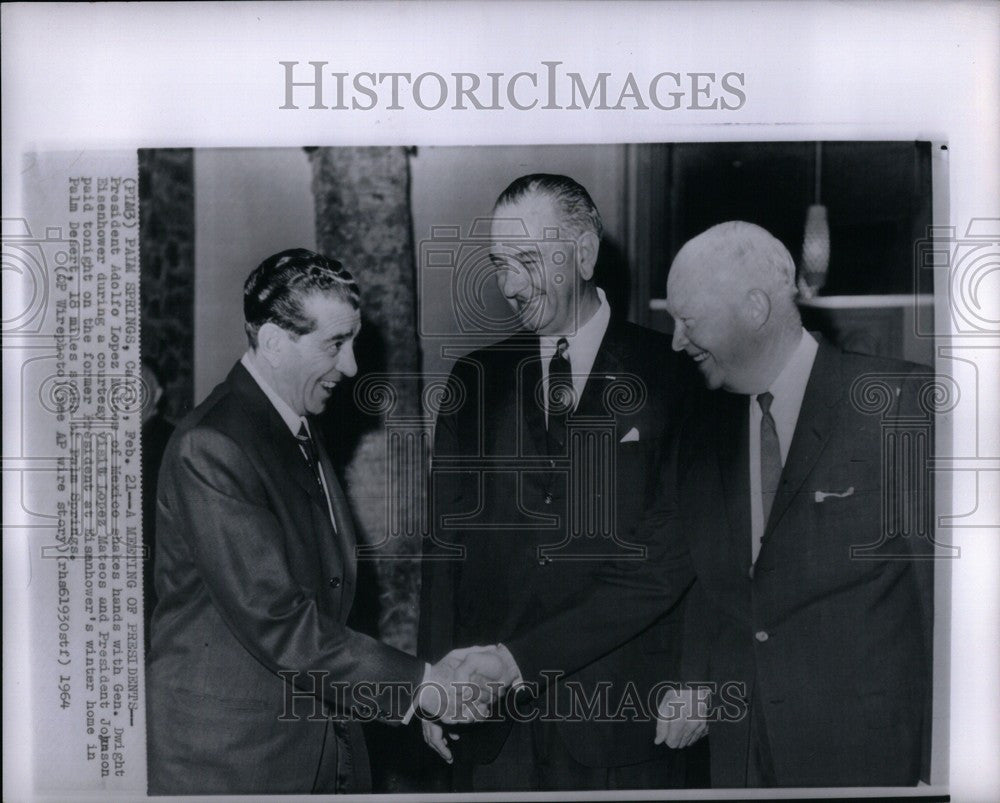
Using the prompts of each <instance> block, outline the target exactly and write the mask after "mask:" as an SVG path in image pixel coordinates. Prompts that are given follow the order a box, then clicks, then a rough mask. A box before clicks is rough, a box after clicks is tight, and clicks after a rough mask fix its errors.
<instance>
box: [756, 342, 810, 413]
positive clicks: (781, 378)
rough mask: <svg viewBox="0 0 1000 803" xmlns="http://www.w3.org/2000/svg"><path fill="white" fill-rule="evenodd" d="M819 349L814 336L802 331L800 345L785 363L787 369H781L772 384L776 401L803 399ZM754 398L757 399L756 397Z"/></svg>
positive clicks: (771, 389) (772, 393) (771, 390)
mask: <svg viewBox="0 0 1000 803" xmlns="http://www.w3.org/2000/svg"><path fill="white" fill-rule="evenodd" d="M817 349H819V344H818V343H817V342H816V341H815V340H814V339H813V337H812V335H810V334H809V333H808V332H807V331H806V330H805V329H802V331H801V334H800V335H799V344H798V345H797V346H796V347H795V351H793V352H792V356H791V357H789V359H788V362H786V363H785V367H784V368H782V369H781V373H780V374H778V378H777V379H775V380H774V382H772V383H771V387H770V388H769V390H770V392H771V395H772V396H773V397H774V398H775V399H792V398H796V397H799V398H801V396H802V394H803V393H804V392H805V388H806V385H807V384H808V382H809V374H810V373H812V366H813V360H815V358H816V351H817ZM758 395H759V394H758ZM754 398H755V399H756V398H757V397H756V396H754Z"/></svg>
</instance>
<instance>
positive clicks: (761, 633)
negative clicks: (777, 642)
mask: <svg viewBox="0 0 1000 803" xmlns="http://www.w3.org/2000/svg"><path fill="white" fill-rule="evenodd" d="M753 637H754V638H755V639H757V641H759V642H761V643H762V644H763V643H764V642H765V641H767V640H768V639H769V638H770V636H769V635H767V631H766V630H758V631H757V632H756V633H754V634H753Z"/></svg>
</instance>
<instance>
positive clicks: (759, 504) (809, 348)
mask: <svg viewBox="0 0 1000 803" xmlns="http://www.w3.org/2000/svg"><path fill="white" fill-rule="evenodd" d="M818 349H819V344H818V343H817V342H816V341H815V340H814V339H813V337H812V335H810V334H809V333H808V332H807V331H806V330H805V329H803V330H802V335H801V337H800V339H799V344H798V346H797V347H796V348H795V351H794V352H792V356H791V357H790V358H789V360H788V362H787V363H785V367H784V368H782V369H781V373H780V374H778V378H777V379H775V380H774V382H773V383H772V384H771V387H769V388H768V390H769V391H770V393H771V395H772V396H773V397H774V399H773V400H772V402H771V417H772V418H773V419H774V428H775V429H776V430H777V432H778V446H779V447H780V449H781V465H782V466H784V465H785V460H786V459H787V458H788V449H789V447H790V446H791V445H792V437H793V436H794V435H795V425H796V423H797V422H798V420H799V411H800V410H801V409H802V398H803V397H804V396H805V395H806V385H807V384H809V375H810V374H811V373H812V367H813V361H814V360H815V359H816V351H817V350H818ZM763 417H764V414H763V413H762V412H761V409H760V403H759V402H758V401H757V396H751V397H750V530H751V534H752V536H753V542H752V543H753V555H752V562H753V563H756V562H757V554H758V553H759V552H760V542H761V539H762V538H763V537H764V528H765V526H766V524H767V522H765V521H764V503H763V501H762V499H761V487H760V422H761V419H762V418H763Z"/></svg>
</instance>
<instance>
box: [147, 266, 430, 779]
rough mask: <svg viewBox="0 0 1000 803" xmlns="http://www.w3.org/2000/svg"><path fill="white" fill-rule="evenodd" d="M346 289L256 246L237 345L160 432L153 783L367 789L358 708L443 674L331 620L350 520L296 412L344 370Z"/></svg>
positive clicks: (342, 608)
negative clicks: (216, 380) (242, 347)
mask: <svg viewBox="0 0 1000 803" xmlns="http://www.w3.org/2000/svg"><path fill="white" fill-rule="evenodd" d="M359 306H360V301H359V291H358V286H357V284H356V283H355V282H354V279H353V278H352V277H351V274H350V273H349V272H348V271H347V270H345V269H344V268H343V267H342V266H341V264H340V263H339V262H337V261H335V260H331V259H327V258H326V257H323V256H321V255H319V254H315V253H313V252H311V251H307V250H305V249H293V250H289V251H283V252H281V253H278V254H275V255H274V256H272V257H269V258H268V259H266V260H264V262H262V263H261V264H260V266H258V267H257V268H256V269H255V270H254V271H253V272H252V273H251V274H250V276H249V277H248V279H247V281H246V284H245V285H244V297H243V309H244V316H245V329H246V333H247V339H248V341H249V348H248V350H247V352H246V353H245V354H244V355H243V357H242V359H241V360H240V361H239V362H237V363H236V365H235V366H234V367H233V369H232V370H231V371H230V373H229V376H228V377H226V379H225V380H224V381H223V382H222V383H221V384H220V385H218V386H217V387H216V388H215V390H213V391H212V393H211V395H210V396H209V397H208V398H207V399H206V400H205V401H204V402H202V403H201V404H200V405H198V407H197V408H196V409H195V410H194V411H193V412H192V413H191V414H190V415H188V416H187V417H186V418H185V419H184V420H183V421H182V422H181V423H180V424H179V425H178V428H177V431H176V432H175V434H174V436H173V437H172V439H171V440H170V443H169V445H168V447H167V452H166V455H165V457H164V461H163V465H162V468H161V471H160V482H159V488H158V493H157V543H156V593H157V596H158V598H159V602H158V604H157V606H156V610H155V612H154V614H153V621H152V648H151V651H150V654H149V656H148V669H147V678H146V699H147V709H146V710H147V734H148V766H149V791H150V792H151V793H153V794H197V793H243V794H264V793H289V794H291V793H308V792H311V791H312V792H363V791H368V790H369V788H370V776H369V768H368V757H367V753H366V750H365V746H364V740H363V736H362V732H361V727H360V723H359V722H358V721H357V718H359V717H360V718H364V719H366V720H367V719H371V718H373V717H374V716H376V715H378V716H381V717H384V718H386V719H389V720H392V719H401V718H403V715H404V712H405V711H406V710H407V707H408V706H410V705H412V704H413V703H420V702H421V700H423V699H424V698H418V699H416V700H414V699H412V695H413V694H422V693H423V692H424V690H425V689H431V695H430V696H431V697H432V698H433V697H434V696H435V692H434V689H433V688H432V687H431V686H430V685H428V686H426V687H421V688H420V691H419V692H418V691H417V684H420V683H421V681H422V680H423V681H425V682H427V683H428V684H430V683H431V682H433V683H437V684H438V689H440V687H441V686H443V685H444V684H445V683H446V682H447V680H448V676H447V666H448V664H442V665H441V666H438V667H428V666H425V665H424V664H423V663H422V662H421V661H418V660H417V659H416V658H414V657H413V656H410V655H407V654H405V653H403V652H400V651H399V650H396V649H393V648H392V647H390V646H388V645H386V644H382V643H380V642H378V641H376V640H374V639H372V638H369V637H368V636H365V635H362V634H360V633H357V632H354V631H352V630H350V629H349V628H347V627H346V625H345V622H346V621H347V617H348V614H349V612H350V610H351V601H352V598H353V596H354V591H355V577H356V571H355V569H356V563H355V537H354V531H353V528H352V524H351V516H350V512H349V510H348V506H347V502H346V500H345V497H344V494H343V492H342V491H341V489H340V486H339V484H338V482H337V478H336V476H335V475H334V472H333V468H332V465H331V462H330V459H329V456H328V455H327V452H326V449H325V447H324V445H323V444H322V443H321V442H320V441H318V440H317V439H315V438H314V436H313V433H314V432H315V429H314V424H313V423H312V421H311V416H314V415H316V414H318V413H321V412H322V411H323V409H324V407H325V406H326V403H327V400H328V399H329V398H330V395H331V393H333V391H334V388H335V386H336V385H337V384H338V383H339V382H340V381H341V380H343V379H345V378H349V377H351V376H353V375H354V374H355V372H356V370H357V365H356V364H355V361H354V339H355V337H356V336H357V334H358V331H359V329H360V325H361V323H360V322H361V318H360V312H359ZM434 706H435V701H434V700H433V699H432V700H430V701H429V702H428V701H425V702H424V705H423V708H425V709H427V708H433V707H434ZM444 713H448V712H444Z"/></svg>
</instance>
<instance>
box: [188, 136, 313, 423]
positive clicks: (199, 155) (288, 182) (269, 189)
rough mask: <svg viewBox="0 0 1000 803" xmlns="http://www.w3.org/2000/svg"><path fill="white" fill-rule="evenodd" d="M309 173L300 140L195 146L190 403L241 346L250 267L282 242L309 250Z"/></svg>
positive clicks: (207, 388) (210, 384)
mask: <svg viewBox="0 0 1000 803" xmlns="http://www.w3.org/2000/svg"><path fill="white" fill-rule="evenodd" d="M311 181H312V172H311V170H310V167H309V161H308V159H307V158H306V154H305V152H304V151H303V150H302V149H301V148H233V149H222V148H212V149H204V150H195V152H194V187H195V193H194V198H195V249H194V251H195V292H194V396H195V404H197V403H199V402H200V401H201V400H202V399H204V398H205V396H207V395H208V393H209V392H210V391H211V390H212V388H213V387H215V385H217V384H218V383H219V382H220V381H222V379H224V378H225V376H226V374H227V373H228V372H229V369H230V368H231V367H232V365H233V363H234V362H235V361H236V360H237V359H239V357H240V355H241V354H242V353H243V352H244V351H245V349H246V335H245V334H244V333H243V282H244V280H245V279H246V277H247V275H248V274H249V273H250V271H251V270H253V269H254V268H255V267H256V266H257V265H258V264H260V262H261V261H262V260H263V259H265V258H266V257H268V256H270V255H271V254H274V253H276V252H278V251H282V250H284V249H286V248H298V247H302V248H309V249H313V250H315V248H316V221H315V212H314V209H315V204H314V202H313V193H312V188H311Z"/></svg>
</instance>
